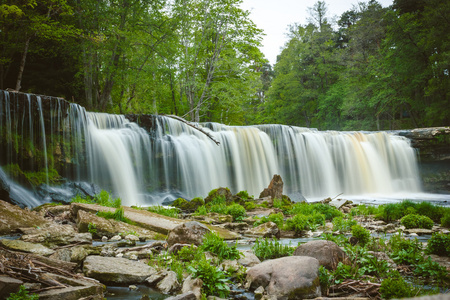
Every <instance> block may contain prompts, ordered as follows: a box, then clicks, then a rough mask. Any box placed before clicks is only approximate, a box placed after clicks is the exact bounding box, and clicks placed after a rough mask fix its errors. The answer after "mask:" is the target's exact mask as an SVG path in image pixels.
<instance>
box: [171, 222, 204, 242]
mask: <svg viewBox="0 0 450 300" xmlns="http://www.w3.org/2000/svg"><path fill="white" fill-rule="evenodd" d="M210 231H211V230H210V229H209V228H208V227H206V226H205V225H203V224H201V223H199V222H195V221H191V222H186V223H184V224H182V225H180V226H177V227H175V228H174V229H173V230H172V231H171V232H170V233H169V235H168V237H167V244H168V245H169V247H171V246H172V245H175V244H194V245H200V244H201V243H202V241H203V236H204V235H205V234H207V233H208V232H210Z"/></svg>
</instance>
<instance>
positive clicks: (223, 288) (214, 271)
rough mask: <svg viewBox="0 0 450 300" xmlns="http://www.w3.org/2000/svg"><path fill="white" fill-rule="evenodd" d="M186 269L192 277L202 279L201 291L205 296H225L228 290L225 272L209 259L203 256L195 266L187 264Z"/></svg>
mask: <svg viewBox="0 0 450 300" xmlns="http://www.w3.org/2000/svg"><path fill="white" fill-rule="evenodd" d="M188 270H189V271H190V273H191V274H192V277H193V278H200V279H201V280H202V281H203V286H202V293H203V294H204V295H206V296H209V295H212V296H218V297H220V298H227V297H228V294H229V292H230V288H229V287H228V285H227V283H228V279H227V278H226V276H225V273H224V272H222V271H220V270H219V268H217V267H216V266H214V265H212V264H210V261H208V260H206V259H205V258H203V259H201V260H200V261H198V263H197V264H196V266H195V267H194V266H192V265H191V266H188Z"/></svg>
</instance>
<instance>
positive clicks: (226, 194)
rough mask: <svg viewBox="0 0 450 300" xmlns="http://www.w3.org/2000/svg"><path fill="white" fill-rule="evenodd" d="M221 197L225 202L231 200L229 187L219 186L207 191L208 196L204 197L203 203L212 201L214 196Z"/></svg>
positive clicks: (231, 195)
mask: <svg viewBox="0 0 450 300" xmlns="http://www.w3.org/2000/svg"><path fill="white" fill-rule="evenodd" d="M220 197H223V198H225V201H226V203H227V204H229V203H231V202H233V194H232V193H231V191H230V189H229V188H224V187H220V188H217V189H214V190H211V191H210V192H209V193H208V197H206V198H205V204H207V203H209V202H212V201H213V200H214V199H216V198H220Z"/></svg>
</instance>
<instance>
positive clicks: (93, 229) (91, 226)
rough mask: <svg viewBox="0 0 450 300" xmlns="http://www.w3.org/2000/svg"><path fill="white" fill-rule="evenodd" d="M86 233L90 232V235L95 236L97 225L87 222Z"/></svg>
mask: <svg viewBox="0 0 450 300" xmlns="http://www.w3.org/2000/svg"><path fill="white" fill-rule="evenodd" d="M88 232H90V233H91V234H93V235H94V234H97V225H95V224H94V223H91V222H89V224H88Z"/></svg>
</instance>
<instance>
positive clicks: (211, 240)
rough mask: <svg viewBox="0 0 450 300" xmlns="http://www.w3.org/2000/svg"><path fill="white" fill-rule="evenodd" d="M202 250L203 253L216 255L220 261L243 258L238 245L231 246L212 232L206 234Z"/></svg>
mask: <svg viewBox="0 0 450 300" xmlns="http://www.w3.org/2000/svg"><path fill="white" fill-rule="evenodd" d="M200 248H201V249H202V250H203V251H209V252H212V253H214V254H216V255H217V257H218V258H219V259H220V260H224V259H231V260H233V259H239V258H240V257H241V253H240V252H239V250H238V249H237V247H236V245H234V246H229V245H228V244H227V243H226V242H225V241H224V240H223V239H222V238H221V237H219V236H218V235H216V234H215V233H212V232H209V233H207V234H205V236H204V237H203V242H202V245H201V246H200Z"/></svg>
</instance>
